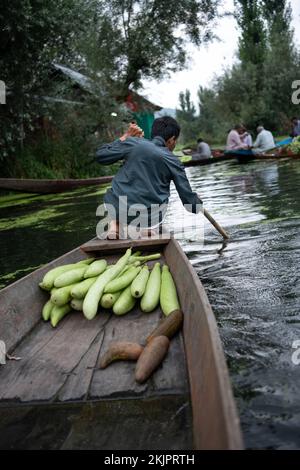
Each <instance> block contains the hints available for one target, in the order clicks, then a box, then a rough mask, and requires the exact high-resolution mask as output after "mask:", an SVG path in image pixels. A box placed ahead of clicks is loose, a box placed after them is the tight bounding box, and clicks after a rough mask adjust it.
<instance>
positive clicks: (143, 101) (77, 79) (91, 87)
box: [53, 63, 162, 113]
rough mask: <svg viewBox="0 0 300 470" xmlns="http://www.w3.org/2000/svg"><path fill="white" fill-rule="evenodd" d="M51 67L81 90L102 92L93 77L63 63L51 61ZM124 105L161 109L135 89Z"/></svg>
mask: <svg viewBox="0 0 300 470" xmlns="http://www.w3.org/2000/svg"><path fill="white" fill-rule="evenodd" d="M53 67H54V68H55V70H57V71H58V72H60V73H62V74H63V75H65V76H66V77H68V78H70V79H71V80H72V81H73V82H74V83H76V84H77V85H78V86H79V87H80V88H81V89H82V90H84V91H86V92H88V93H91V94H93V95H99V94H103V92H101V90H100V89H99V86H97V84H96V83H95V81H94V80H93V79H91V78H90V77H87V76H86V75H84V74H82V73H80V72H77V71H75V70H72V69H70V68H69V67H65V66H64V65H60V64H56V63H53ZM125 104H126V106H127V107H128V108H129V109H130V110H131V111H134V112H149V111H150V112H153V113H154V112H155V111H160V110H161V109H162V107H161V106H158V105H156V104H154V103H152V102H151V101H149V100H148V99H147V98H145V97H144V96H141V95H139V94H138V93H136V92H135V91H130V92H129V95H128V97H127V98H126V100H125Z"/></svg>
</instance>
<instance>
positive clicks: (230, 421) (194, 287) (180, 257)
mask: <svg viewBox="0 0 300 470" xmlns="http://www.w3.org/2000/svg"><path fill="white" fill-rule="evenodd" d="M165 257H166V261H167V263H168V264H169V266H170V269H171V272H172V274H173V276H174V279H175V282H176V285H177V288H178V292H179V298H180V302H181V306H182V309H183V312H184V315H185V316H184V342H185V352H186V360H187V366H188V372H189V381H190V393H191V399H192V408H193V426H194V445H195V448H196V449H240V448H242V447H243V444H242V437H241V432H240V427H239V419H238V415H237V412H236V408H235V403H234V399H233V395H232V389H231V385H230V381H229V375H228V370H227V366H226V362H225V358H224V354H223V351H222V345H221V341H220V337H219V333H218V329H217V325H216V321H215V318H214V315H213V312H212V309H211V306H210V304H209V301H208V298H207V296H206V293H205V290H204V288H203V286H202V284H201V282H200V281H199V279H198V276H197V274H196V272H195V271H194V270H193V268H192V266H191V264H190V263H189V261H188V259H187V257H186V256H185V255H184V253H183V252H182V249H181V248H180V246H179V244H178V243H177V242H176V241H175V240H171V242H170V243H169V245H168V246H167V248H166V250H165Z"/></svg>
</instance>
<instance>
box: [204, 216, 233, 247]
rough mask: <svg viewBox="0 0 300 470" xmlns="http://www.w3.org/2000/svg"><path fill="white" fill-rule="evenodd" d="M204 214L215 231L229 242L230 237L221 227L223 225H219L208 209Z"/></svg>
mask: <svg viewBox="0 0 300 470" xmlns="http://www.w3.org/2000/svg"><path fill="white" fill-rule="evenodd" d="M203 213H204V215H205V217H206V218H207V220H209V221H210V223H211V224H212V225H213V226H214V227H215V229H216V230H217V231H218V232H219V233H220V235H222V237H223V238H224V239H225V240H229V238H230V236H229V235H228V233H227V232H226V231H225V230H224V229H223V228H222V227H221V225H219V224H218V222H217V221H216V220H215V219H214V218H213V217H212V216H211V215H210V213H209V212H208V211H207V210H206V209H204V211H203Z"/></svg>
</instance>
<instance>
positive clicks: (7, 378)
mask: <svg viewBox="0 0 300 470" xmlns="http://www.w3.org/2000/svg"><path fill="white" fill-rule="evenodd" d="M108 319H109V315H107V314H101V315H98V316H97V317H96V318H95V319H94V320H93V321H87V320H86V319H85V318H84V317H83V315H82V314H81V313H79V312H73V313H71V314H70V315H69V316H67V317H66V318H65V319H64V320H63V321H62V322H61V323H60V324H59V326H58V327H57V328H56V330H55V334H54V335H52V333H51V335H50V334H49V335H48V337H47V339H48V341H47V342H45V343H44V345H43V346H40V345H39V346H40V347H39V348H38V349H37V350H35V343H36V340H35V338H36V337H37V335H39V332H38V331H36V330H38V329H39V328H42V329H43V331H44V329H45V328H46V327H47V326H48V328H49V329H52V327H51V325H50V324H47V325H44V324H41V323H40V325H38V326H37V327H36V329H34V330H33V331H32V332H31V334H30V335H29V336H28V338H26V340H25V343H24V346H23V345H22V344H21V345H20V347H18V348H17V349H16V350H15V351H14V354H15V355H18V356H20V357H22V360H21V361H18V362H15V361H9V362H8V363H7V364H6V365H5V367H3V368H1V370H0V400H1V401H3V402H5V401H12V400H13V401H16V402H18V401H19V402H23V403H24V402H37V401H53V400H55V398H56V395H57V393H58V392H59V391H60V390H61V389H62V387H63V386H64V384H65V383H66V381H67V380H68V375H69V374H71V373H73V372H74V370H75V369H76V367H77V365H78V364H79V362H80V361H81V360H82V359H83V357H84V356H85V355H86V354H87V353H88V351H89V349H90V346H91V344H92V343H93V341H94V340H95V339H96V337H97V336H98V333H99V332H100V331H101V330H102V328H103V326H104V325H105V323H106V322H107V321H108ZM100 339H101V338H99V342H100ZM31 349H32V350H33V351H34V354H32V353H30V351H31ZM25 351H28V352H29V353H28V355H27V356H26V355H24V354H25Z"/></svg>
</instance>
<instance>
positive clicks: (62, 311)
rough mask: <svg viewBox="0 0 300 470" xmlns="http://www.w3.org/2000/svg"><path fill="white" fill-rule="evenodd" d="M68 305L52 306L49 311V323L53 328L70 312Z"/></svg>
mask: <svg viewBox="0 0 300 470" xmlns="http://www.w3.org/2000/svg"><path fill="white" fill-rule="evenodd" d="M71 310H72V309H71V307H70V305H69V304H67V305H63V306H62V307H57V306H54V308H53V309H52V310H51V315H50V321H51V325H52V326H53V327H54V328H55V327H56V325H57V324H58V323H59V322H60V320H62V319H63V318H64V317H65V316H66V315H67V314H68V313H69V312H71Z"/></svg>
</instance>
